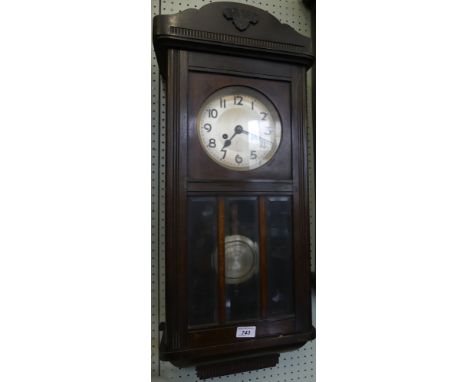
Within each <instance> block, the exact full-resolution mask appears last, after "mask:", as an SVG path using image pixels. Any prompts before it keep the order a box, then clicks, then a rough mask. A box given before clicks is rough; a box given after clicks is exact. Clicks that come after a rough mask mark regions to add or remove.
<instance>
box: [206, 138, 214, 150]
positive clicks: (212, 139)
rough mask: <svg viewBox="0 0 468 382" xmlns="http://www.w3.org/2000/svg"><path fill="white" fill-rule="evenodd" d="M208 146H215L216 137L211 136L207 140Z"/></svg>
mask: <svg viewBox="0 0 468 382" xmlns="http://www.w3.org/2000/svg"><path fill="white" fill-rule="evenodd" d="M208 147H211V148H215V147H216V139H214V138H211V139H210V140H209V141H208Z"/></svg>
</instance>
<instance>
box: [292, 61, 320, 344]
mask: <svg viewBox="0 0 468 382" xmlns="http://www.w3.org/2000/svg"><path fill="white" fill-rule="evenodd" d="M292 87H293V89H294V91H293V92H292V104H293V105H295V107H294V109H293V113H292V126H293V130H292V131H293V153H292V155H293V163H294V166H293V172H294V173H293V179H294V185H293V187H294V206H293V209H294V223H293V225H294V249H295V250H294V256H295V259H294V278H295V306H296V317H297V320H296V330H297V331H298V332H310V333H312V335H313V338H315V328H314V327H313V326H312V305H311V304H312V303H311V284H310V230H309V226H310V224H309V222H310V211H309V193H308V183H309V182H308V175H309V172H308V166H307V165H308V161H307V158H308V154H307V141H308V140H307V115H306V110H307V109H306V103H307V100H306V91H307V89H306V68H304V67H302V66H295V67H294V75H293V79H292ZM313 208H315V204H314V206H313Z"/></svg>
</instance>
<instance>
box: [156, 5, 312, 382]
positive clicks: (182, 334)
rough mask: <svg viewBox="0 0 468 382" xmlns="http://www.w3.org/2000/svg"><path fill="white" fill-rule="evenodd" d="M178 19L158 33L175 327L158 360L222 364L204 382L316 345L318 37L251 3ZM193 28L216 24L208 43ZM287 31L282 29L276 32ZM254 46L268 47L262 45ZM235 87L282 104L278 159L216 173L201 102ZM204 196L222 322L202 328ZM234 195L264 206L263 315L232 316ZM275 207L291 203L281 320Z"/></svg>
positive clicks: (163, 19)
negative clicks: (228, 256) (197, 249)
mask: <svg viewBox="0 0 468 382" xmlns="http://www.w3.org/2000/svg"><path fill="white" fill-rule="evenodd" d="M233 7H234V8H233ZM226 9H231V11H230V12H226ZM232 9H237V10H238V11H237V12H238V13H237V15H244V16H245V17H246V18H247V19H249V17H250V19H251V20H256V22H255V23H253V22H250V24H249V26H250V28H249V27H248V28H246V29H244V30H241V29H242V28H243V27H244V26H245V25H246V24H247V22H244V23H241V22H239V24H240V28H239V25H236V23H235V22H234V21H232V22H231V19H230V18H229V17H226V14H227V15H233V14H234V15H235V14H236V13H235V11H232ZM197 12H198V13H197ZM233 12H234V13H233ZM184 13H185V15H184ZM179 15H180V16H179ZM179 15H172V16H160V17H159V19H158V18H156V19H155V27H154V34H155V35H154V41H155V50H156V53H157V56H158V61H159V64H160V66H161V70H162V73H163V76H164V78H165V80H166V81H167V146H166V150H167V163H166V174H167V179H166V183H167V184H166V323H165V324H164V325H163V326H162V327H161V329H163V330H164V334H163V340H162V343H161V347H160V350H161V359H163V360H168V361H171V362H172V363H173V364H175V365H177V366H187V365H192V364H196V365H200V364H206V363H208V364H209V363H212V362H220V361H222V363H219V364H218V365H219V367H218V370H216V369H213V368H212V367H211V368H210V367H208V368H205V369H202V368H200V369H199V376H200V374H201V377H203V375H205V377H208V376H214V375H221V374H226V373H230V372H236V371H242V370H251V369H255V368H258V367H267V366H273V365H274V364H276V362H277V360H278V357H277V353H278V352H280V351H284V350H288V349H293V348H297V347H299V346H302V345H303V344H304V343H305V342H307V341H308V340H310V339H313V338H315V329H314V328H313V327H312V324H311V306H310V284H309V276H310V260H309V258H310V256H309V251H310V250H309V248H310V242H309V208H308V207H309V201H308V189H307V184H308V179H307V176H308V171H307V150H306V149H307V137H306V130H307V126H306V115H305V113H306V94H305V89H306V88H305V78H306V76H305V72H306V69H307V67H308V66H309V65H310V64H311V62H312V57H311V55H310V51H311V49H310V42H309V41H307V40H308V39H306V38H305V37H303V36H300V35H299V34H297V33H296V32H294V31H292V29H291V28H289V27H287V26H284V25H282V24H279V22H278V21H277V20H276V19H275V18H274V17H272V16H271V15H269V14H268V13H266V12H264V11H261V10H258V9H256V8H254V7H250V6H246V5H241V4H232V3H213V4H210V5H207V6H205V7H203V8H201V9H200V10H199V11H194V10H188V11H186V12H182V13H181V14H179ZM195 15H196V16H197V17H194V16H195ZM223 15H224V17H223ZM249 15H250V16H249ZM252 15H255V16H252ZM234 18H235V17H234ZM247 21H248V20H247ZM262 23H263V25H264V26H265V27H264V28H262ZM257 24H258V25H257ZM278 25H279V26H281V28H280V29H279V30H278V28H279V26H278ZM171 28H172V29H171ZM177 28H178V29H177ZM196 28H204V29H205V30H206V29H210V30H211V32H210V33H211V34H206V31H205V35H204V36H208V37H209V38H200V35H197V34H196V33H194V34H192V35H194V36H195V37H193V36H192V35H190V34H187V33H186V32H184V34H183V35H182V36H181V35H180V33H179V35H178V34H177V32H178V31H180V30H181V29H183V30H186V29H192V30H197V29H196ZM255 28H256V29H255ZM281 31H283V32H284V33H282V34H280V33H278V32H281ZM223 35H225V36H232V38H234V37H235V36H248V38H249V40H245V41H244V42H246V45H245V46H243V45H242V44H239V43H236V44H232V43H230V42H229V38H227V37H223ZM265 36H282V37H281V38H283V39H284V38H286V39H287V40H288V41H279V42H278V41H277V42H276V43H277V44H278V46H275V45H271V44H270V45H268V44H265V38H266V37H265ZM284 36H286V37H284ZM259 37H261V38H259ZM269 38H270V39H271V37H269ZM226 40H227V42H226ZM238 41H241V42H242V40H238ZM255 41H258V44H259V45H262V46H260V47H256V46H255ZM272 44H273V42H272ZM287 44H290V46H288V45H287ZM301 44H302V45H301ZM252 45H253V46H252ZM265 45H267V46H266V47H265ZM298 47H303V48H298ZM288 50H289V51H288ZM228 86H243V87H249V88H252V89H255V90H256V91H258V92H260V93H261V94H263V95H264V96H265V97H267V98H268V99H269V100H270V101H271V102H272V103H273V105H274V106H275V108H276V110H277V111H278V113H279V116H280V119H281V123H282V139H281V144H280V146H279V147H278V149H277V151H276V153H275V155H274V156H273V157H272V159H271V160H270V161H269V162H268V163H266V164H265V165H263V166H261V167H259V168H256V169H254V170H251V171H233V170H230V169H227V168H224V167H222V166H219V165H218V164H216V163H215V162H214V161H213V160H211V159H210V158H209V157H208V155H207V154H206V153H205V151H204V150H203V148H202V147H201V144H200V141H199V139H198V136H197V131H196V118H197V113H198V111H199V108H200V106H201V105H202V104H203V102H204V101H205V99H207V97H209V96H210V95H211V94H213V93H214V92H215V91H217V90H219V89H222V88H225V87H228ZM194 198H195V199H194ZM196 198H207V199H206V200H209V201H210V202H211V201H212V202H213V205H214V212H213V214H214V215H213V216H215V217H214V218H213V219H215V220H213V221H215V226H216V229H215V233H214V235H215V236H216V243H215V245H216V246H217V252H216V254H215V255H214V256H215V258H216V259H217V260H218V262H217V264H216V268H217V273H216V275H217V276H216V275H215V276H214V277H215V285H214V288H215V291H216V293H215V294H214V299H215V300H216V303H214V304H213V309H214V310H215V312H214V316H213V317H215V319H214V320H213V322H211V323H209V324H205V325H190V324H189V315H190V312H189V295H190V293H192V291H191V290H190V291H189V285H188V283H189V281H188V280H189V278H190V272H194V269H193V267H192V269H191V267H189V263H190V262H189V259H188V256H189V255H188V253H189V251H190V250H191V246H193V243H190V240H189V237H190V232H189V231H190V230H191V228H190V227H192V226H191V224H192V225H193V222H192V223H191V222H190V216H189V201H190V200H196ZM229 198H241V199H242V198H247V199H248V198H250V199H252V200H255V201H256V203H257V204H256V206H258V208H257V210H256V211H257V212H256V213H257V217H258V241H259V246H260V250H259V260H258V262H259V263H258V272H257V273H258V274H257V277H258V282H257V284H258V290H256V292H255V293H258V296H259V298H258V307H257V308H258V315H257V317H254V318H250V319H245V320H240V321H236V320H228V319H227V314H228V313H226V304H225V301H226V293H227V290H228V288H229V285H226V281H225V280H224V271H225V269H224V267H225V263H224V260H225V259H224V253H223V251H224V240H225V230H226V224H227V223H226V220H227V219H228V218H227V216H228V214H229V211H227V210H226V206H227V203H228V201H229V200H230V199H229ZM275 198H276V199H275ZM278 198H279V199H278ZM281 198H283V199H281ZM275 200H289V201H290V224H291V267H292V268H291V273H292V274H291V283H292V293H291V297H290V299H291V300H292V301H291V305H290V306H291V309H290V311H287V312H285V313H284V314H274V313H272V311H271V309H269V296H268V288H269V285H270V284H271V283H273V282H275V280H274V278H272V277H271V273H269V270H268V261H269V260H268V256H269V255H268V254H267V253H266V247H267V245H266V241H267V240H268V232H269V224H270V222H269V220H268V219H269V216H270V215H269V210H268V208H270V207H269V206H270V205H271V201H275ZM190 264H191V263H190ZM220 275H221V276H220ZM238 326H255V327H256V337H255V338H236V328H237V327H238ZM230 359H243V360H244V361H243V363H242V362H241V363H239V362H238V361H236V365H237V366H235V367H233V364H232V363H231V364H230V363H229V361H226V360H230ZM223 362H224V363H223ZM242 364H243V365H244V366H242ZM204 373H205V374H204Z"/></svg>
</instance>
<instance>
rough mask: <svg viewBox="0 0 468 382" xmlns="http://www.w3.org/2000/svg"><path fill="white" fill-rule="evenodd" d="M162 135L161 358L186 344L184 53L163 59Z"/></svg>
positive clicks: (185, 83)
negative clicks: (163, 303) (163, 305)
mask: <svg viewBox="0 0 468 382" xmlns="http://www.w3.org/2000/svg"><path fill="white" fill-rule="evenodd" d="M167 60H168V73H167V74H168V75H167V77H166V89H167V95H166V99H167V113H166V114H167V132H166V148H165V149H166V164H165V165H166V214H165V220H166V231H165V236H166V239H165V242H166V263H165V267H166V323H165V324H164V327H163V329H164V333H163V340H162V342H161V349H160V350H161V358H162V359H163V358H164V354H165V353H166V352H167V351H176V350H179V349H181V348H183V347H185V344H186V327H187V311H186V310H187V306H186V300H187V292H186V288H184V287H183V286H184V285H185V284H186V281H185V280H186V277H187V274H186V256H185V252H186V241H185V240H180V239H179V237H185V236H186V230H187V228H186V225H185V221H186V203H187V200H186V194H185V188H186V187H185V178H186V175H185V174H186V152H187V140H186V134H185V133H184V132H185V131H186V130H187V127H186V123H187V122H186V121H187V97H186V96H184V95H186V94H187V89H186V87H187V52H185V51H181V50H177V49H170V50H169V51H168V55H167Z"/></svg>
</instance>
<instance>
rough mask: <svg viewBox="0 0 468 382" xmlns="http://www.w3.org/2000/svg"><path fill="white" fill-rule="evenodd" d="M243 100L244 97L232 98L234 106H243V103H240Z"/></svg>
mask: <svg viewBox="0 0 468 382" xmlns="http://www.w3.org/2000/svg"><path fill="white" fill-rule="evenodd" d="M243 99H244V97H242V96H234V105H240V106H242V105H243V103H242V100H243Z"/></svg>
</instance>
